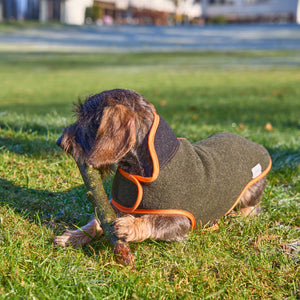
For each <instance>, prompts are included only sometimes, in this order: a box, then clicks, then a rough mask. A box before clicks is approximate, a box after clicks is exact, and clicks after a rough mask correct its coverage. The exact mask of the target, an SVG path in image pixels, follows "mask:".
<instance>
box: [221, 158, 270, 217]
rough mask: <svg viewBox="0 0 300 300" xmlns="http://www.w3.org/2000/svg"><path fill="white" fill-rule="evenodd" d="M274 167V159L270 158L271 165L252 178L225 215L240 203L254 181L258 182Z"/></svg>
mask: <svg viewBox="0 0 300 300" xmlns="http://www.w3.org/2000/svg"><path fill="white" fill-rule="evenodd" d="M271 167H272V160H271V159H270V162H269V165H268V167H267V168H266V169H265V170H264V171H263V172H262V173H261V174H260V175H259V176H257V177H255V178H254V179H253V180H251V181H250V182H249V183H248V184H247V185H246V186H245V188H244V189H243V191H242V193H241V194H240V196H239V197H238V198H237V200H236V201H235V202H234V204H233V206H232V207H231V208H230V209H229V210H228V211H227V213H226V214H225V216H226V215H227V214H229V213H230V212H231V211H232V210H233V209H234V208H235V206H236V205H237V204H238V203H239V201H240V200H241V198H242V197H243V195H244V194H245V192H246V191H247V190H248V189H249V187H250V186H252V185H253V184H254V183H256V182H257V181H259V180H260V179H262V178H263V177H264V176H266V175H267V174H268V173H269V171H270V170H271Z"/></svg>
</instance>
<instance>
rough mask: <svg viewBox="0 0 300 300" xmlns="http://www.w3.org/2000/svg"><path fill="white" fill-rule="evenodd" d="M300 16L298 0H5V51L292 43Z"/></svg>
mask: <svg viewBox="0 0 300 300" xmlns="http://www.w3.org/2000/svg"><path fill="white" fill-rule="evenodd" d="M299 22H300V1H298V0H285V1H281V0H152V1H148V0H0V24H1V23H2V27H0V50H5V51H11V50H16V49H17V50H23V51H31V50H38V51H40V50H44V51H58V50H59V51H60V50H64V51H66V50H68V51H86V50H88V51H99V50H100V51H101V50H102V51H115V52H116V51H122V52H123V51H148V50H150V51H162V50H166V51H173V50H175V51H180V50H253V49H256V50H268V49H274V50H278V49H288V50H291V49H300V30H299V28H300V26H299ZM11 24H13V25H16V24H19V25H20V24H21V25H26V26H23V28H22V31H20V30H19V29H20V28H19V26H9V27H7V25H11ZM50 24H51V26H47V25H50ZM53 24H54V25H58V24H59V26H60V27H56V28H54V27H53V26H52V25H53ZM28 25H34V26H31V27H30V26H28ZM63 25H68V26H63ZM74 25H77V26H74ZM133 25H136V26H133ZM227 25H230V26H227ZM33 29H35V30H33Z"/></svg>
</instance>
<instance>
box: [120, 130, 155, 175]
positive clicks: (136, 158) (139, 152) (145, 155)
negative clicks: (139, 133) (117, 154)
mask: <svg viewBox="0 0 300 300" xmlns="http://www.w3.org/2000/svg"><path fill="white" fill-rule="evenodd" d="M119 167H120V168H121V169H122V170H124V171H126V172H128V173H130V174H135V175H140V176H151V174H152V159H151V156H150V153H149V149H148V134H147V135H145V136H144V137H143V139H142V141H138V142H137V143H136V144H135V146H134V147H133V148H131V149H130V151H129V152H128V153H127V154H126V155H125V156H124V157H123V158H122V159H121V160H120V161H119Z"/></svg>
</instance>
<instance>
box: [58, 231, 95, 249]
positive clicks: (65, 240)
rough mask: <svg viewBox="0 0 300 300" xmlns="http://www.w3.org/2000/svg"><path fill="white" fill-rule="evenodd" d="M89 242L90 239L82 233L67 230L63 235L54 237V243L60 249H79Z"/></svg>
mask: <svg viewBox="0 0 300 300" xmlns="http://www.w3.org/2000/svg"><path fill="white" fill-rule="evenodd" d="M91 240H92V238H91V237H90V236H88V235H87V234H84V233H83V232H82V231H79V230H67V231H66V232H65V233H64V234H63V235H60V236H56V237H55V239H54V243H55V244H56V245H59V246H62V247H67V246H72V247H74V248H79V247H81V246H83V245H85V244H86V243H88V242H90V241H91Z"/></svg>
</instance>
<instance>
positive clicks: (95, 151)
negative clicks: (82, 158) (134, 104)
mask: <svg viewBox="0 0 300 300" xmlns="http://www.w3.org/2000/svg"><path fill="white" fill-rule="evenodd" d="M135 140H136V132H135V116H134V112H132V111H131V110H130V109H129V108H127V107H126V106H124V105H122V104H116V105H114V106H108V107H106V108H105V109H104V111H103V116H102V119H101V123H100V126H99V129H98V132H97V136H96V140H95V144H94V146H93V147H92V149H91V151H90V153H89V155H88V163H90V164H91V165H93V166H94V167H95V168H100V167H101V166H103V165H109V164H113V163H115V162H116V161H118V160H119V159H120V158H122V157H123V156H124V155H125V154H126V153H127V152H128V151H129V150H130V149H131V148H132V147H133V146H134V144H135Z"/></svg>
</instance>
